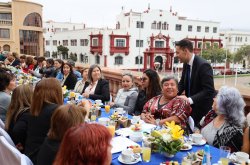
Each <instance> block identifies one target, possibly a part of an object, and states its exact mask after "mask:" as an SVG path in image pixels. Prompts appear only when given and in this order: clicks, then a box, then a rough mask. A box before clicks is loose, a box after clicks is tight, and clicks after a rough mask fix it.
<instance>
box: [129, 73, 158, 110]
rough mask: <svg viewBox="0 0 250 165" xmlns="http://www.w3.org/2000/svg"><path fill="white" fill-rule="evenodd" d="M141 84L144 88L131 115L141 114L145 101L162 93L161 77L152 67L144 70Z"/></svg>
mask: <svg viewBox="0 0 250 165" xmlns="http://www.w3.org/2000/svg"><path fill="white" fill-rule="evenodd" d="M141 85H142V90H141V91H140V92H139V94H138V97H137V100H136V104H135V108H134V111H133V113H131V114H130V115H140V114H141V113H142V110H143V106H144V105H145V103H146V102H147V101H148V100H149V99H151V98H153V97H155V96H157V95H159V94H161V85H160V77H159V75H158V73H157V72H156V71H154V70H152V69H147V70H145V71H144V72H143V75H142V77H141Z"/></svg>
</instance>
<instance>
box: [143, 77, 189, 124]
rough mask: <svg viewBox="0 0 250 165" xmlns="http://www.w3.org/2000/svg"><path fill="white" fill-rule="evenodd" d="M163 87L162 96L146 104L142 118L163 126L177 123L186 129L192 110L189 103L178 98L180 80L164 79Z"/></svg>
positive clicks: (173, 78) (147, 121)
mask: <svg viewBox="0 0 250 165" xmlns="http://www.w3.org/2000/svg"><path fill="white" fill-rule="evenodd" d="M161 86H162V94H161V95H158V96H156V97H153V98H152V99H150V100H149V101H148V102H147V103H146V104H145V106H144V107H143V112H142V114H141V118H142V119H143V120H144V121H145V122H146V123H151V124H156V125H162V124H164V123H165V122H166V121H168V122H171V121H175V123H179V124H180V125H181V126H182V127H185V126H186V123H187V119H188V117H189V116H190V114H191V111H192V108H191V107H190V104H189V103H188V102H187V101H185V100H184V99H181V98H178V97H177V93H178V80H177V79H176V78H175V77H174V76H169V77H166V78H163V79H162V81H161ZM156 119H158V120H159V123H157V122H156Z"/></svg>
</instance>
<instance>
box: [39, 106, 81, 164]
mask: <svg viewBox="0 0 250 165" xmlns="http://www.w3.org/2000/svg"><path fill="white" fill-rule="evenodd" d="M82 108H83V107H81V106H75V105H70V104H67V105H61V106H60V107H58V108H57V109H56V110H55V112H54V113H53V115H52V118H51V125H50V129H49V132H48V137H47V138H46V139H45V140H44V142H43V144H42V146H41V149H40V151H39V153H38V156H37V165H45V164H53V161H54V159H55V156H56V154H57V151H58V149H59V146H60V143H61V140H62V138H63V136H64V134H65V132H66V131H67V130H68V129H69V128H70V127H73V126H76V125H79V124H81V123H83V122H84V118H85V115H86V111H85V113H83V111H82Z"/></svg>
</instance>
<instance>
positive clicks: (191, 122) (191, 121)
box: [188, 116, 194, 132]
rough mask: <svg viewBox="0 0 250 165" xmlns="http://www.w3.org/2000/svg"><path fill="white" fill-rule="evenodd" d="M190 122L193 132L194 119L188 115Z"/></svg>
mask: <svg viewBox="0 0 250 165" xmlns="http://www.w3.org/2000/svg"><path fill="white" fill-rule="evenodd" d="M188 124H189V127H190V129H191V130H192V132H194V119H193V118H192V117H191V116H189V117H188Z"/></svg>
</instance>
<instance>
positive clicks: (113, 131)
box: [107, 125, 115, 137]
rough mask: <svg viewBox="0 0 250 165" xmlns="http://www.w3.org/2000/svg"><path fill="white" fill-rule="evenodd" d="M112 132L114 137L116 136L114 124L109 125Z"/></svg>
mask: <svg viewBox="0 0 250 165" xmlns="http://www.w3.org/2000/svg"><path fill="white" fill-rule="evenodd" d="M107 128H108V130H109V132H110V134H111V135H112V136H113V137H114V136H115V126H114V125H109V126H107Z"/></svg>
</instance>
